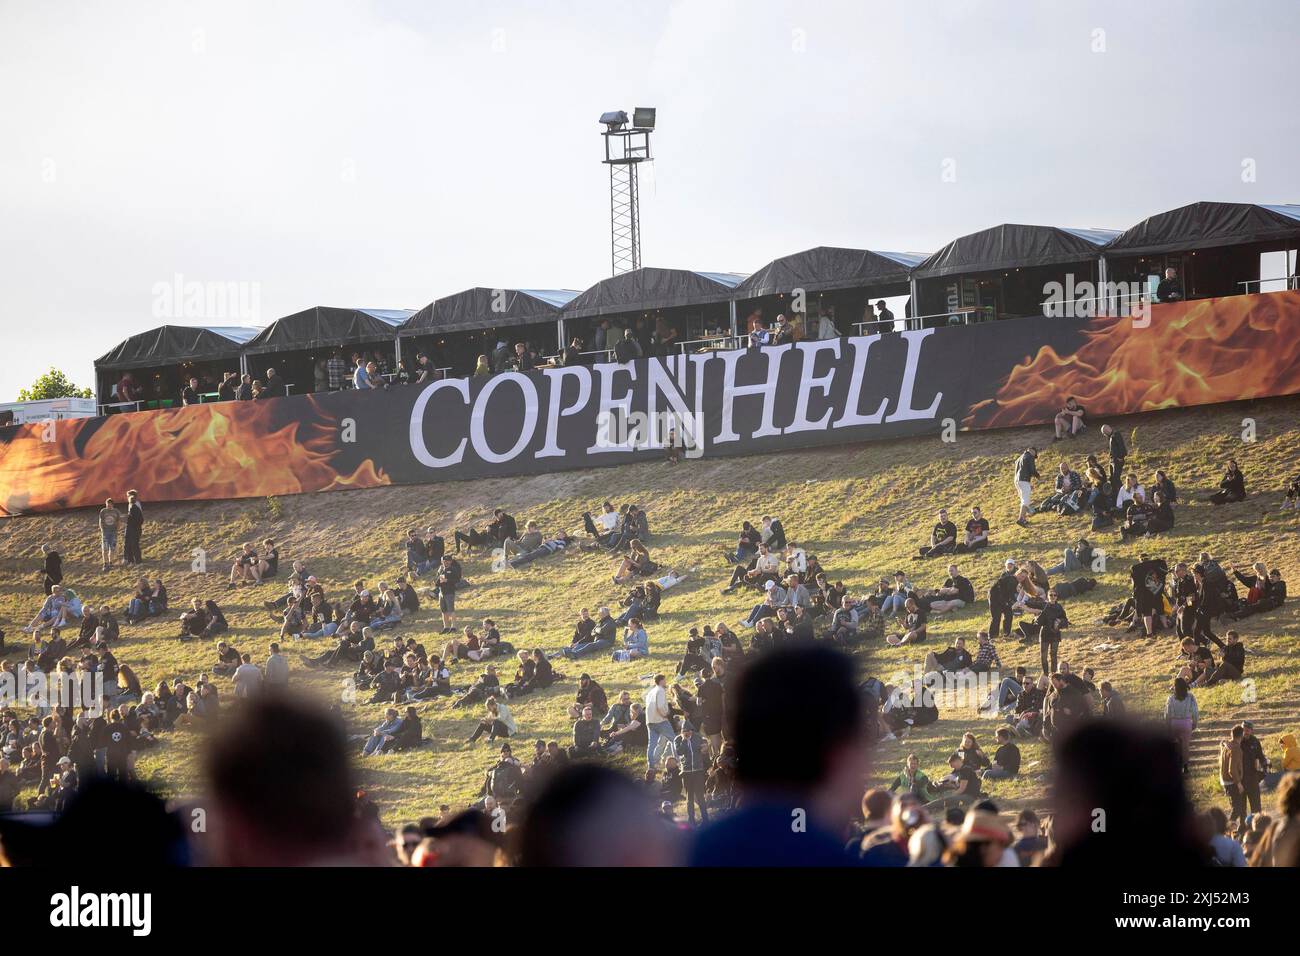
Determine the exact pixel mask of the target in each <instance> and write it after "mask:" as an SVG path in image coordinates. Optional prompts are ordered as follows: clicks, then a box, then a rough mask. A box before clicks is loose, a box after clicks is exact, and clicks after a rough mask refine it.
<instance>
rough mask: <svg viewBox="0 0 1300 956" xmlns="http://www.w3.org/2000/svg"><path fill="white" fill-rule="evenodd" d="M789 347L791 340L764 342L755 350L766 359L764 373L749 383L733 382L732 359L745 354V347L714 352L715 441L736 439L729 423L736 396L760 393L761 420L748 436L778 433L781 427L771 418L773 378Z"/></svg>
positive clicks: (734, 361) (774, 409) (774, 381)
mask: <svg viewBox="0 0 1300 956" xmlns="http://www.w3.org/2000/svg"><path fill="white" fill-rule="evenodd" d="M790 347H791V343H787V344H785V345H765V346H763V347H762V348H760V349H759V350H758V351H759V353H760V354H761V355H762V356H763V357H764V358H765V359H766V360H767V374H766V375H765V376H764V378H763V381H761V382H756V383H755V384H753V385H737V384H736V363H737V362H739V361H740V358H741V356H743V355H747V354H749V353H748V352H747V351H745V350H743V349H736V350H733V351H730V352H718V353H716V354H715V355H714V358H715V359H720V360H721V361H722V427H721V428H720V429H719V431H718V437H717V438H715V439H713V443H714V444H715V445H721V444H723V443H724V442H729V441H740V436H739V435H737V434H736V431H735V429H733V428H732V427H731V419H732V411H733V409H734V406H735V403H736V399H737V398H741V397H743V396H745V395H762V396H763V423H762V424H761V425H760V426H759V427H758V429H757V431H755V432H754V433H753V434H752V435H751V436H750V437H751V438H766V437H767V436H769V435H779V434H781V429H779V428H777V427H776V425H775V423H774V422H773V419H774V418H775V417H776V379H777V373H778V372H779V370H780V368H781V356H782V355H784V354H785V353H786V352H788V351H790Z"/></svg>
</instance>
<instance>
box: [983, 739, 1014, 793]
mask: <svg viewBox="0 0 1300 956" xmlns="http://www.w3.org/2000/svg"><path fill="white" fill-rule="evenodd" d="M994 736H996V737H997V739H998V749H997V750H995V751H994V752H993V762H992V764H991V765H990V766H989V767H988V768H987V769H985V770H984V771H983V772H981V773H980V777H981V778H982V779H984V780H1012V779H1014V778H1015V777H1016V776H1017V775H1018V774H1019V773H1020V748H1019V747H1017V746H1016V745H1015V743H1013V742H1012V735H1011V728H1010V727H999V728H998V729H997V731H996V733H995V734H994Z"/></svg>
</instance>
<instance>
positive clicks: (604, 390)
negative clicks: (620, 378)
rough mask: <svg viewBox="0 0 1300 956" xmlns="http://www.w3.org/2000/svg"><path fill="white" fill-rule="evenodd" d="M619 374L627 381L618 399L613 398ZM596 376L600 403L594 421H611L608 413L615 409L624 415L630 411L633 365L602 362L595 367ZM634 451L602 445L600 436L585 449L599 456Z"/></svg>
mask: <svg viewBox="0 0 1300 956" xmlns="http://www.w3.org/2000/svg"><path fill="white" fill-rule="evenodd" d="M620 372H623V373H626V375H627V376H628V379H629V385H628V387H627V391H626V392H624V393H623V394H622V395H620V396H619V397H618V398H615V397H614V376H615V375H617V374H619V373H620ZM596 374H597V375H599V376H600V403H599V405H598V406H597V408H596V421H598V422H599V421H612V420H614V419H612V418H611V417H610V413H611V412H613V411H614V410H615V409H619V410H620V411H622V413H623V414H624V415H626V414H627V413H628V412H629V411H631V409H632V386H631V384H630V382H634V381H636V366H635V365H616V364H614V363H611V362H602V363H601V364H599V365H597V366H596ZM635 450H636V449H635V448H634V447H633V446H632V445H630V444H622V445H615V444H613V443H605V444H603V445H602V443H601V440H600V436H599V435H597V436H596V441H595V442H594V443H592V445H591V447H589V448H588V449H587V454H588V455H599V454H601V453H602V452H609V451H635Z"/></svg>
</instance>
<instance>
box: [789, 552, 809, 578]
mask: <svg viewBox="0 0 1300 956" xmlns="http://www.w3.org/2000/svg"><path fill="white" fill-rule="evenodd" d="M785 562H786V564H787V565H788V566H789V568H790V570H791V571H794V572H796V573H797V574H803V573H804V572H805V571H807V570H808V552H806V551H804V549H803V548H795V549H794V550H792V551H791V552H790V553H789V555H787V556H786V559H785Z"/></svg>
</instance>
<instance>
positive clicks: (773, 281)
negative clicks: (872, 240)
mask: <svg viewBox="0 0 1300 956" xmlns="http://www.w3.org/2000/svg"><path fill="white" fill-rule="evenodd" d="M924 259H925V254H924V253H919V252H875V251H872V250H868V249H842V248H839V247H837V246H817V248H815V249H805V250H804V251H803V252H796V253H794V254H793V255H789V256H782V257H781V258H780V259H773V260H772V261H771V262H769V263H768V264H767V265H765V266H763V268H761V269H759V270H758V271H757V272H755V273H754V274H753V275H752V276H750V277H749V278H748V279H746V280H745V281H744V282H742V283H741V284H740V285H738V286H737V287H736V294H737V296H738V297H739V298H741V299H756V298H758V297H759V296H764V295H776V294H778V293H782V292H785V293H788V292H789V291H790V290H791V289H805V290H807V291H808V292H829V291H832V290H834V289H857V288H862V287H866V286H873V285H887V284H890V283H897V282H906V281H907V280H908V277H909V275H910V274H911V271H912V269H914V268H915V267H916V266H917V265H919V264H920V263H921V262H922V261H923V260H924Z"/></svg>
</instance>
